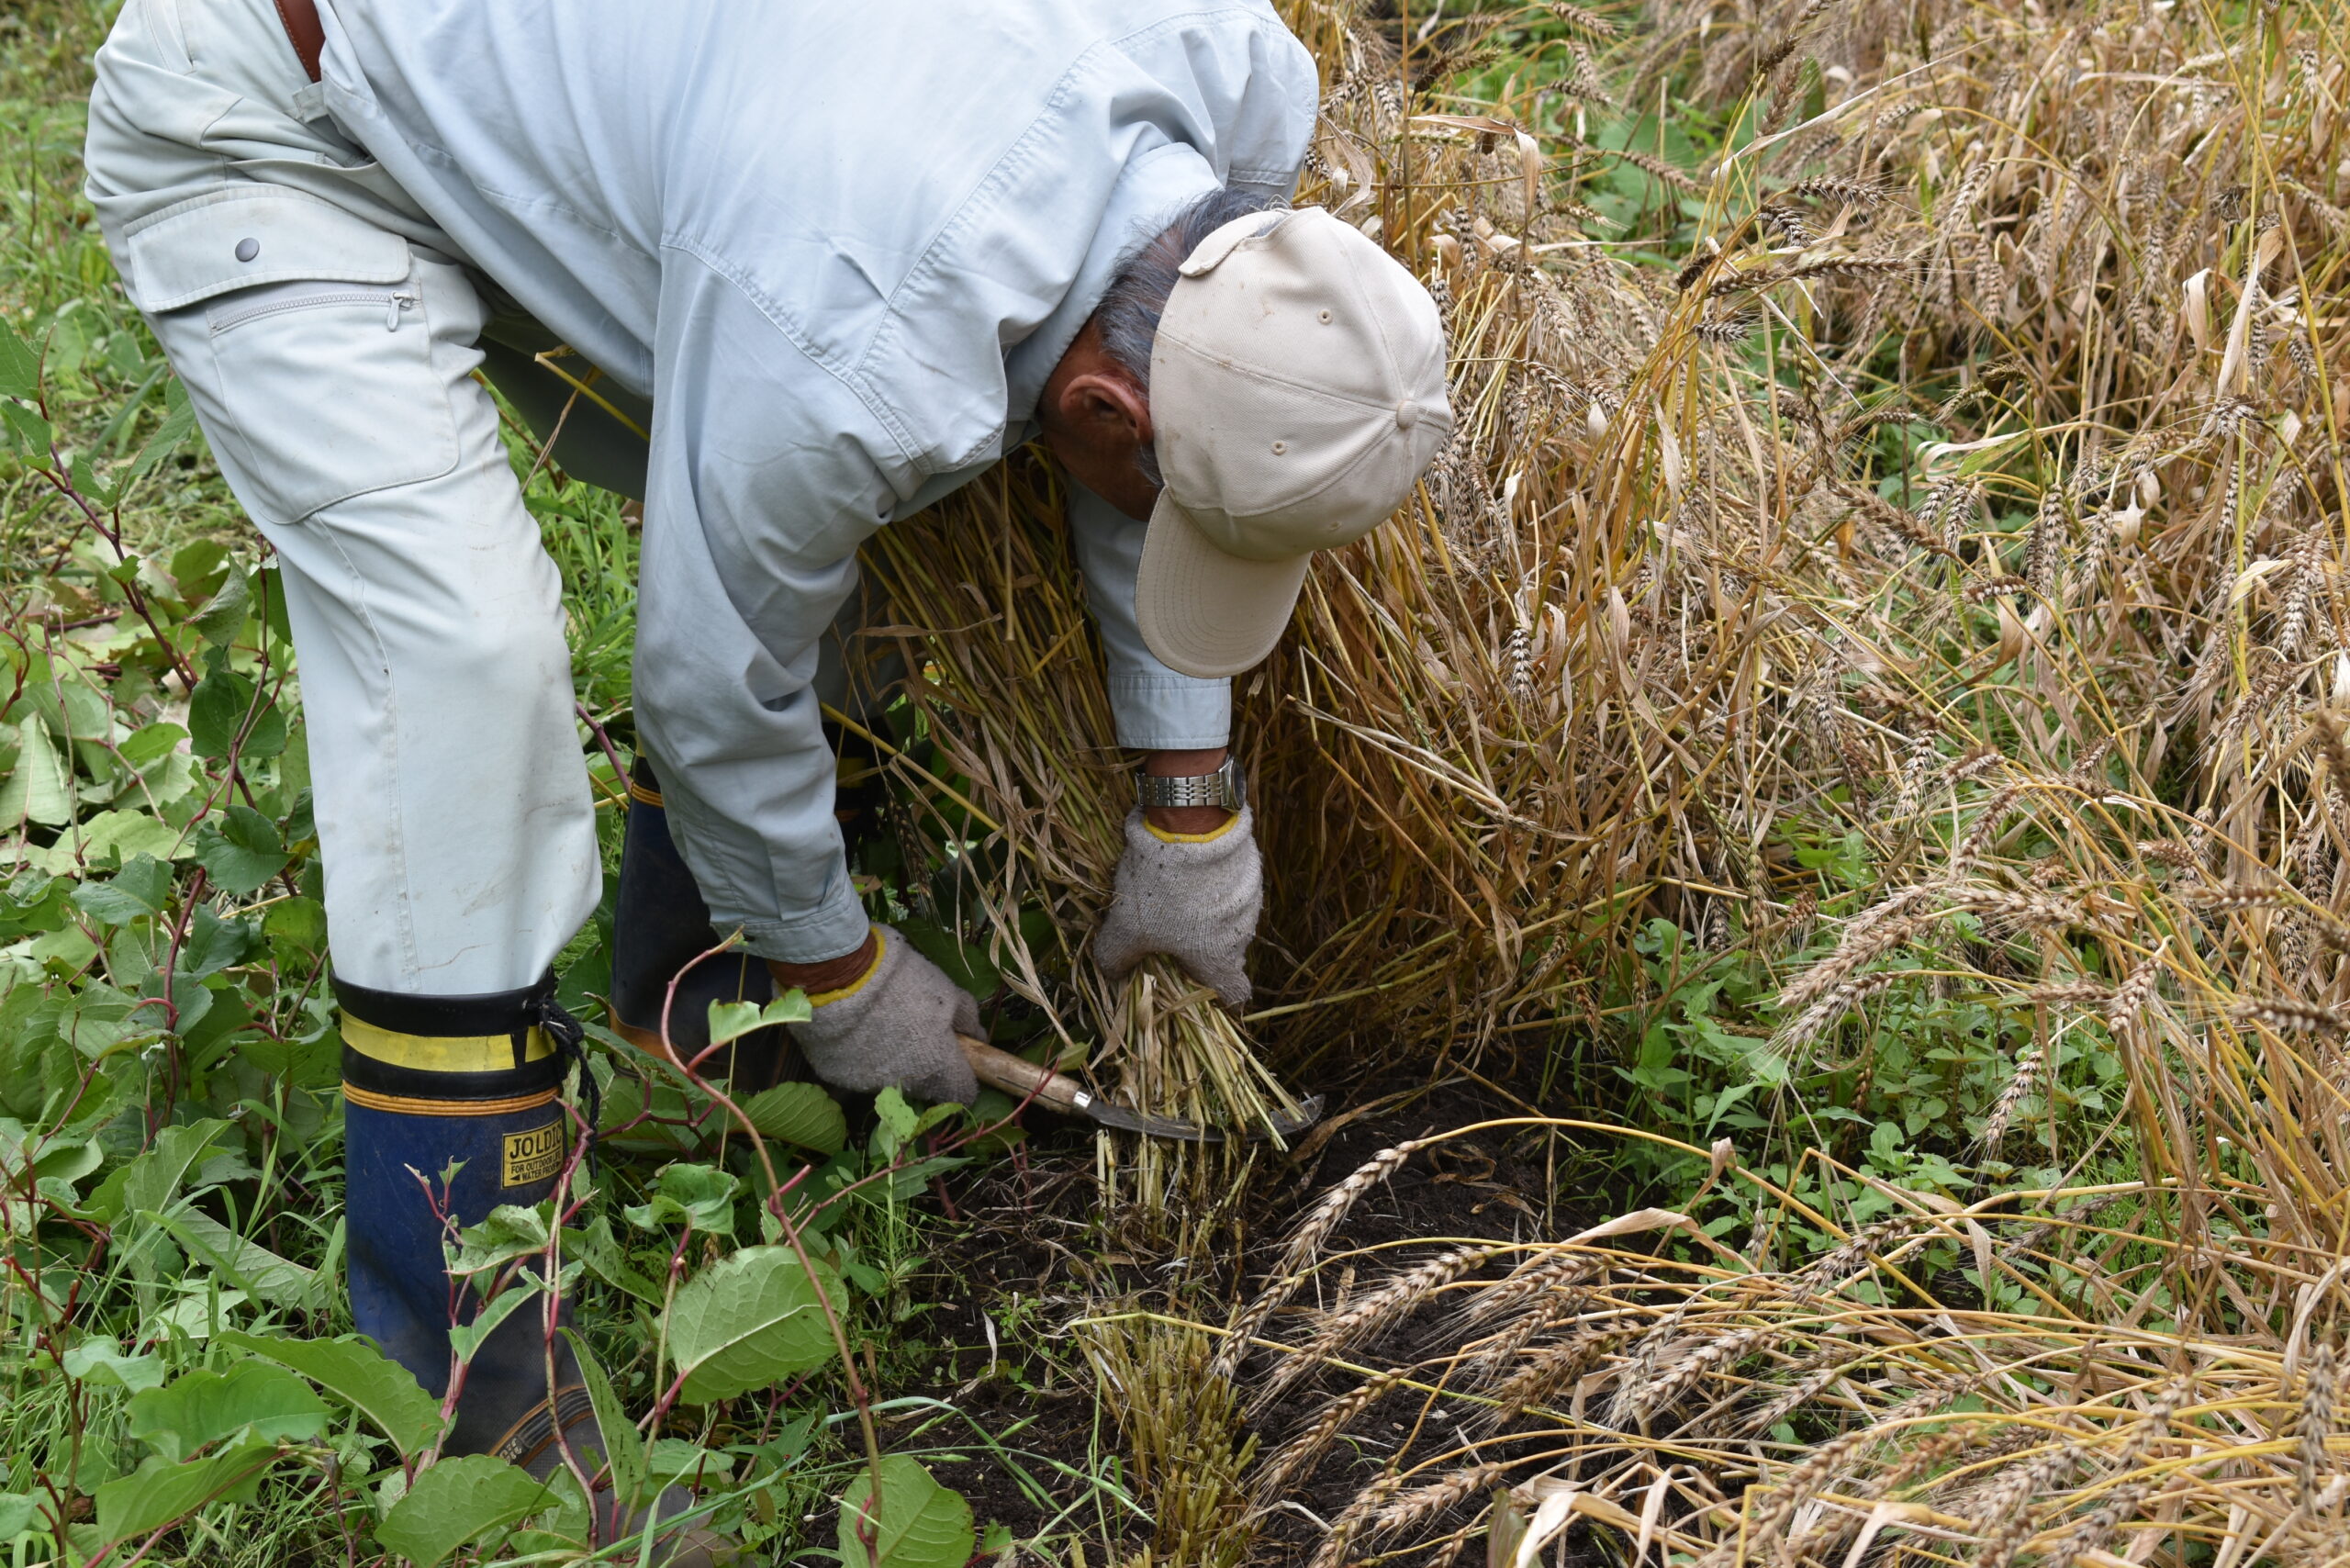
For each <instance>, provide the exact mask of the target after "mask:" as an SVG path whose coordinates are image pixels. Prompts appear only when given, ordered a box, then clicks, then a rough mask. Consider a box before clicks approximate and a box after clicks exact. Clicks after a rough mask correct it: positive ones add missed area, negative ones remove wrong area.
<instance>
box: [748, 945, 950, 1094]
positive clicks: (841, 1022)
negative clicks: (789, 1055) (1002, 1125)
mask: <svg viewBox="0 0 2350 1568" xmlns="http://www.w3.org/2000/svg"><path fill="white" fill-rule="evenodd" d="M873 935H874V939H875V940H876V941H877V942H878V944H879V946H880V949H881V951H880V954H879V956H878V957H877V958H875V959H874V961H873V967H872V968H871V969H867V970H866V971H865V978H864V979H862V980H853V981H851V982H850V983H849V984H847V985H845V986H843V987H842V988H841V989H840V990H838V991H824V992H822V993H819V994H818V995H815V996H811V997H810V998H809V999H808V1000H809V1001H810V1002H811V1003H813V1005H814V1011H813V1014H812V1015H811V1017H810V1018H809V1020H808V1022H806V1023H805V1024H794V1025H791V1037H792V1038H793V1039H795V1040H797V1041H798V1042H799V1043H800V1050H801V1051H802V1052H804V1053H805V1054H806V1055H807V1058H808V1065H809V1066H810V1067H812V1068H814V1069H815V1070H816V1076H817V1077H819V1078H821V1079H822V1080H823V1081H825V1082H827V1083H829V1084H831V1085H832V1086H833V1087H834V1088H835V1089H859V1090H873V1089H882V1088H887V1087H889V1086H890V1085H892V1084H894V1085H896V1086H897V1087H898V1088H899V1089H901V1090H903V1091H904V1092H906V1093H908V1094H912V1095H917V1096H919V1097H921V1098H922V1099H924V1100H951V1101H953V1102H954V1103H956V1104H957V1105H968V1104H969V1103H971V1102H972V1100H973V1099H974V1098H976V1097H977V1096H978V1094H979V1081H977V1080H976V1079H974V1078H973V1077H972V1076H971V1065H970V1063H969V1062H968V1061H967V1060H965V1059H964V1057H963V1047H961V1046H960V1045H958V1044H957V1043H956V1039H955V1036H957V1034H965V1035H977V1034H978V1033H979V998H977V997H975V996H973V995H972V994H971V993H970V992H969V991H965V990H964V989H963V988H962V987H961V986H959V985H957V984H956V983H955V982H954V981H953V980H948V979H947V978H946V971H945V970H943V969H940V968H939V967H938V966H937V965H936V964H934V963H932V962H931V961H930V960H929V959H928V958H923V956H922V955H921V954H920V953H917V952H915V951H914V950H913V947H912V945H911V944H909V943H908V942H907V941H906V939H905V938H904V937H903V936H901V935H898V933H897V932H895V931H893V930H891V929H890V927H889V926H886V925H877V926H875V927H874V928H873Z"/></svg>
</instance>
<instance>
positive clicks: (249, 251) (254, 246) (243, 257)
mask: <svg viewBox="0 0 2350 1568" xmlns="http://www.w3.org/2000/svg"><path fill="white" fill-rule="evenodd" d="M260 254H261V241H258V240H240V241H237V260H239V261H241V262H250V261H252V259H253V258H254V257H255V256H258V255H260Z"/></svg>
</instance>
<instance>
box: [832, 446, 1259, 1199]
mask: <svg viewBox="0 0 2350 1568" xmlns="http://www.w3.org/2000/svg"><path fill="white" fill-rule="evenodd" d="M1061 517H1062V511H1061V497H1060V493H1059V489H1058V485H1057V480H1056V478H1055V476H1054V475H1053V472H1052V471H1051V469H1050V468H1049V467H1047V466H1046V465H1045V464H1044V463H1042V462H1041V461H1040V460H1036V459H1035V458H1033V457H1022V458H1016V459H1014V460H1013V462H1011V463H1009V464H1007V465H1005V466H1004V468H1003V469H1002V470H1000V471H999V473H998V474H997V475H996V476H992V477H990V479H988V480H986V481H983V482H981V483H980V484H979V485H975V486H973V487H970V488H969V489H968V490H967V491H965V492H964V493H963V494H962V495H960V496H957V498H954V499H952V500H950V501H949V502H947V503H946V505H944V506H942V507H940V508H938V509H936V510H934V511H933V512H931V513H929V514H927V515H925V516H923V517H922V518H919V519H916V520H914V521H911V522H908V523H904V524H900V525H898V526H895V527H892V528H890V529H888V530H886V531H884V532H882V533H881V534H880V535H878V537H877V538H876V540H875V541H874V543H872V544H871V545H869V546H868V547H867V553H866V556H865V566H866V568H867V571H868V572H869V573H870V575H871V577H873V579H874V582H875V586H876V588H878V599H879V600H880V603H881V606H882V608H881V609H880V610H879V621H878V624H875V625H872V626H870V627H868V628H867V633H866V634H865V636H864V637H863V638H862V639H861V641H862V643H863V644H865V646H866V649H867V654H868V656H869V655H873V654H877V653H878V652H880V651H882V650H884V649H894V650H895V651H897V652H898V653H899V654H900V655H901V657H902V659H903V663H904V666H905V669H906V670H907V672H908V673H907V674H906V675H905V676H904V677H903V682H902V684H903V689H904V690H905V691H906V693H907V694H908V696H909V697H911V698H912V700H913V702H914V704H915V706H916V708H917V709H918V711H920V713H921V715H922V718H923V723H924V725H925V728H926V732H927V734H928V736H929V738H930V739H931V740H933V741H934V743H935V744H936V747H937V752H936V758H937V760H936V761H934V763H933V764H932V765H931V766H929V767H921V766H918V765H917V764H916V763H915V761H914V760H913V759H912V757H909V756H903V755H892V756H890V762H889V766H890V767H891V769H892V770H893V772H894V773H895V774H896V776H897V778H898V781H899V783H900V784H901V786H902V787H903V794H904V796H905V798H906V799H908V800H911V801H917V802H919V803H920V806H921V808H922V809H921V815H920V820H919V822H918V823H917V824H916V828H915V832H916V834H917V835H918V836H919V837H921V838H922V839H923V841H924V847H925V850H926V852H927V853H928V854H929V855H931V856H932V857H944V856H947V855H953V856H957V857H968V862H969V863H970V864H973V865H979V864H981V863H986V864H988V865H990V868H991V869H990V870H989V871H987V872H985V873H981V874H980V875H979V877H978V878H977V886H975V887H967V890H968V891H970V892H972V893H974V894H976V896H977V898H978V899H979V902H981V903H982V905H983V906H984V908H985V911H986V913H987V916H988V922H987V924H988V925H989V928H990V931H989V938H988V939H989V942H990V953H991V957H992V958H994V960H995V962H996V964H997V966H998V968H999V969H1002V971H1003V972H1004V974H1005V975H1006V977H1007V979H1008V981H1009V983H1010V984H1011V986H1012V988H1013V990H1014V991H1016V992H1017V993H1018V994H1019V995H1021V996H1023V997H1024V998H1025V999H1026V1000H1028V1001H1029V1002H1034V1003H1035V1004H1036V1005H1037V1006H1038V1007H1040V1008H1041V1009H1042V1010H1043V1012H1044V1014H1045V1015H1046V1018H1047V1019H1048V1020H1049V1021H1050V1023H1051V1026H1052V1027H1053V1028H1054V1029H1055V1030H1056V1031H1057V1033H1058V1034H1059V1035H1060V1036H1061V1038H1062V1039H1063V1040H1064V1041H1067V1042H1070V1043H1081V1044H1083V1045H1085V1046H1088V1047H1091V1046H1093V1045H1095V1044H1096V1043H1098V1044H1099V1046H1100V1047H1102V1048H1101V1050H1100V1051H1099V1052H1098V1053H1097V1054H1094V1055H1093V1056H1092V1059H1091V1071H1092V1072H1093V1073H1094V1074H1095V1075H1096V1077H1097V1079H1100V1080H1102V1082H1101V1084H1100V1087H1102V1088H1103V1089H1104V1090H1106V1091H1108V1092H1110V1093H1111V1094H1112V1095H1113V1097H1114V1098H1116V1099H1118V1100H1120V1101H1121V1102H1122V1103H1126V1104H1130V1105H1133V1106H1136V1107H1137V1108H1138V1109H1141V1110H1144V1111H1147V1112H1149V1113H1152V1114H1159V1115H1167V1116H1176V1117H1181V1118H1183V1119H1185V1120H1189V1121H1194V1122H1197V1123H1200V1124H1202V1125H1203V1126H1211V1127H1217V1128H1223V1129H1227V1130H1230V1131H1234V1132H1246V1131H1248V1130H1249V1129H1254V1128H1263V1127H1268V1126H1270V1125H1271V1124H1272V1122H1273V1120H1274V1118H1276V1117H1278V1116H1281V1115H1284V1114H1294V1112H1295V1111H1296V1109H1297V1106H1296V1103H1295V1101H1294V1100H1293V1098H1292V1096H1291V1095H1290V1094H1289V1093H1288V1092H1286V1091H1285V1090H1284V1089H1283V1088H1282V1087H1281V1083H1280V1082H1279V1081H1278V1080H1276V1079H1275V1078H1274V1077H1273V1075H1272V1074H1271V1073H1270V1072H1269V1071H1268V1070H1266V1068H1265V1067H1264V1066H1263V1064H1262V1063H1260V1062H1259V1060H1258V1058H1257V1055H1256V1052H1255V1050H1254V1048H1253V1047H1251V1045H1250V1042H1249V1039H1248V1036H1247V1034H1246V1033H1245V1032H1244V1031H1243V1030H1242V1028H1241V1027H1240V1025H1238V1024H1237V1022H1236V1021H1235V1020H1234V1018H1233V1017H1232V1015H1231V1014H1229V1013H1228V1012H1226V1011H1225V1009H1224V1008H1223V1007H1222V1006H1221V1005H1220V1004H1219V1003H1218V1002H1217V1001H1216V999H1215V997H1214V994H1213V993H1212V992H1209V991H1205V990H1203V988H1201V987H1199V986H1196V985H1194V984H1192V983H1191V982H1190V980H1188V979H1186V978H1185V977H1184V975H1183V973H1182V971H1181V969H1178V968H1177V967H1176V966H1175V965H1173V964H1172V963H1169V962H1168V961H1166V960H1163V959H1157V958H1153V959H1147V960H1146V961H1145V962H1144V963H1143V965H1142V966H1141V967H1140V968H1138V969H1136V971H1135V973H1134V974H1133V975H1132V976H1131V977H1130V978H1129V979H1128V980H1125V982H1123V983H1119V984H1111V983H1109V982H1106V981H1104V980H1101V979H1100V978H1099V977H1098V976H1097V975H1096V974H1095V973H1094V971H1093V970H1092V969H1091V966H1090V964H1087V963H1085V962H1083V961H1082V955H1083V950H1084V946H1085V943H1086V941H1087V939H1088V937H1089V935H1091V932H1092V930H1093V927H1094V925H1095V924H1096V922H1097V921H1098V919H1099V917H1100V915H1101V912H1102V908H1103V906H1104V904H1105V903H1106V902H1107V900H1108V897H1109V893H1110V890H1111V885H1112V879H1113V873H1114V870H1115V868H1116V866H1117V860H1118V855H1119V851H1120V848H1121V846H1122V845H1123V842H1124V841H1123V836H1122V834H1121V831H1120V824H1121V823H1123V822H1124V820H1125V814H1126V811H1127V807H1128V803H1129V801H1130V800H1131V797H1132V789H1133V786H1132V783H1131V780H1130V777H1129V773H1128V770H1127V762H1126V758H1125V754H1124V753H1123V752H1121V751H1120V750H1119V749H1118V747H1117V745H1116V743H1115V739H1114V731H1113V725H1112V722H1111V715H1110V709H1109V700H1108V696H1107V692H1106V689H1105V687H1104V684H1103V680H1102V662H1101V652H1100V648H1099V645H1098V643H1097V641H1096V638H1095V635H1094V632H1093V628H1092V625H1091V622H1090V621H1089V620H1088V618H1087V616H1086V613H1085V608H1084V604H1083V600H1082V595H1081V592H1080V578H1079V577H1078V573H1077V569H1076V563H1075V560H1074V558H1073V556H1072V554H1071V550H1070V545H1069V537H1068V534H1067V532H1066V530H1065V529H1064V527H1063V525H1062V521H1061ZM975 832H976V833H977V834H979V838H978V840H977V841H976V842H966V839H967V837H968V835H970V834H973V833H975ZM996 846H1001V852H1000V853H996V852H994V851H995V848H996ZM1024 905H1033V906H1035V907H1040V908H1042V909H1043V910H1045V911H1046V913H1048V914H1049V915H1050V916H1051V923H1050V925H1049V935H1047V936H1046V938H1045V944H1046V950H1045V951H1041V952H1040V951H1037V950H1035V946H1032V944H1031V942H1030V940H1029V937H1028V935H1026V934H1025V931H1024V926H1023V924H1022V923H1021V921H1020V920H1019V918H1018V917H1019V913H1020V912H1021V910H1022V908H1023V907H1024ZM1101 1159H1102V1170H1103V1175H1104V1178H1105V1185H1106V1186H1107V1187H1108V1188H1109V1190H1110V1191H1111V1192H1112V1193H1115V1194H1116V1195H1118V1196H1119V1197H1121V1198H1126V1199H1131V1200H1132V1201H1134V1202H1135V1203H1136V1204H1138V1205H1139V1206H1140V1207H1141V1208H1142V1210H1144V1211H1145V1212H1163V1211H1164V1209H1165V1208H1166V1206H1167V1204H1168V1200H1169V1199H1170V1198H1172V1197H1174V1196H1176V1195H1177V1194H1178V1193H1190V1194H1191V1195H1192V1196H1193V1197H1195V1198H1205V1197H1208V1196H1210V1195H1214V1196H1217V1197H1221V1196H1222V1195H1224V1194H1226V1193H1228V1192H1229V1191H1230V1189H1231V1188H1232V1187H1233V1185H1234V1184H1235V1180H1234V1179H1235V1178H1236V1177H1237V1173H1238V1170H1239V1169H1240V1168H1241V1163H1242V1162H1245V1160H1246V1159H1247V1153H1246V1149H1245V1148H1244V1147H1243V1146H1241V1145H1239V1144H1237V1143H1236V1144H1235V1145H1233V1146H1232V1147H1230V1148H1212V1147H1203V1146H1198V1145H1191V1144H1182V1143H1165V1142H1158V1141H1155V1140H1146V1141H1142V1142H1139V1143H1136V1144H1131V1145H1129V1144H1126V1143H1124V1142H1112V1141H1109V1140H1105V1141H1104V1143H1103V1145H1102V1153H1101Z"/></svg>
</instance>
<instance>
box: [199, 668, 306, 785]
mask: <svg viewBox="0 0 2350 1568" xmlns="http://www.w3.org/2000/svg"><path fill="white" fill-rule="evenodd" d="M253 703H254V698H253V683H252V681H250V680H247V679H246V678H244V677H243V676H241V675H239V674H238V673H237V672H236V671H234V670H232V669H230V668H229V667H228V666H227V665H226V664H225V663H223V662H218V661H216V662H215V663H214V664H213V666H211V670H210V673H208V674H207V675H206V676H205V678H203V679H202V680H200V681H197V682H196V690H195V691H194V692H193V693H191V694H190V695H189V697H188V700H187V733H188V745H189V746H190V748H191V749H193V750H194V751H195V753H196V756H207V757H211V758H213V759H214V760H215V761H218V760H219V759H220V758H222V757H225V756H228V755H229V748H230V747H231V746H234V745H237V732H238V730H239V728H240V727H241V726H242V725H243V724H244V722H245V716H246V715H247V714H248V713H252V729H251V730H250V731H248V732H247V733H246V735H245V740H244V745H241V746H239V747H238V750H239V752H240V753H241V755H242V756H248V757H254V756H276V755H277V754H278V753H279V752H282V751H284V750H285V714H284V713H282V712H280V711H278V708H277V704H276V703H274V702H272V701H270V700H267V699H266V698H264V699H263V700H262V701H261V705H260V708H259V711H255V710H254V706H253Z"/></svg>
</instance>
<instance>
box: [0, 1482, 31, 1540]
mask: <svg viewBox="0 0 2350 1568" xmlns="http://www.w3.org/2000/svg"><path fill="white" fill-rule="evenodd" d="M36 1517H37V1508H36V1503H35V1499H33V1498H31V1497H28V1496H27V1495H24V1494H23V1493H22V1492H0V1546H6V1545H7V1544H8V1543H9V1542H10V1541H12V1540H16V1539H17V1537H18V1536H20V1535H22V1534H24V1533H25V1532H26V1531H27V1530H28V1529H32V1528H33V1520H34V1518H36Z"/></svg>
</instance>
